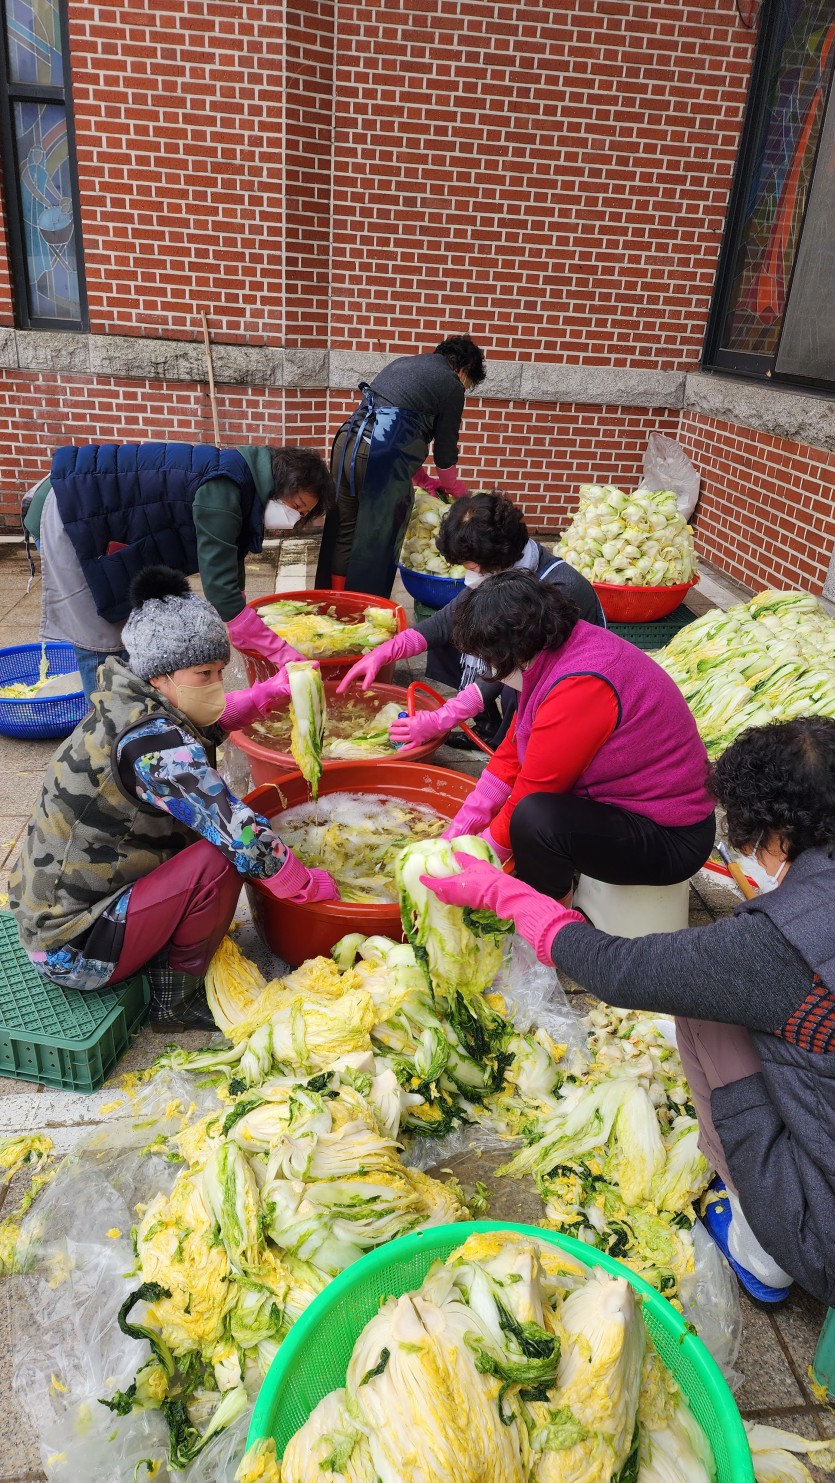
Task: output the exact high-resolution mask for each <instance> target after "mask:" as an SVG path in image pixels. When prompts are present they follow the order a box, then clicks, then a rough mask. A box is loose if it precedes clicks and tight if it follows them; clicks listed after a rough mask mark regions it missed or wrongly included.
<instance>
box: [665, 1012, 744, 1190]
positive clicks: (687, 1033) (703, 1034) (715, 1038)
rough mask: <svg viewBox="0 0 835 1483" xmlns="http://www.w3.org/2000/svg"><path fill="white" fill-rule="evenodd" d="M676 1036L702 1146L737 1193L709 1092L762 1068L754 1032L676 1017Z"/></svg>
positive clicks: (700, 1145) (738, 1026) (709, 1021)
mask: <svg viewBox="0 0 835 1483" xmlns="http://www.w3.org/2000/svg"><path fill="white" fill-rule="evenodd" d="M676 1039H677V1041H678V1052H679V1055H680V1056H681V1064H682V1066H683V1067H684V1074H685V1076H686V1077H687V1080H688V1082H689V1084H690V1091H691V1093H692V1096H693V1105H694V1107H695V1109H696V1115H697V1117H698V1119H699V1147H700V1149H701V1150H702V1153H703V1154H704V1155H705V1157H706V1158H708V1159H710V1162H711V1163H712V1165H713V1167H714V1169H716V1171H717V1173H719V1174H721V1176H722V1178H723V1179H724V1181H725V1184H726V1185H727V1187H728V1189H731V1190H733V1192H734V1194H736V1186H735V1184H734V1182H733V1180H732V1179H731V1176H730V1174H729V1173H728V1166H727V1163H726V1161H725V1152H724V1149H723V1148H722V1143H721V1140H720V1138H719V1134H718V1133H717V1131H716V1129H715V1127H714V1125H713V1118H712V1116H711V1112H710V1094H711V1092H712V1091H713V1090H714V1088H715V1087H724V1086H728V1084H729V1083H730V1082H732V1081H741V1080H742V1078H743V1077H745V1076H753V1075H754V1074H755V1072H757V1071H762V1062H761V1060H760V1058H759V1056H758V1055H757V1052H756V1049H755V1047H754V1042H753V1040H752V1039H751V1033H750V1031H749V1030H744V1029H743V1027H742V1026H741V1025H720V1024H719V1023H718V1022H717V1021H716V1020H688V1019H678V1018H676Z"/></svg>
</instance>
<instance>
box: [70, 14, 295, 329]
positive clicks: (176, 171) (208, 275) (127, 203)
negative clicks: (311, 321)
mask: <svg viewBox="0 0 835 1483" xmlns="http://www.w3.org/2000/svg"><path fill="white" fill-rule="evenodd" d="M69 17H70V47H71V55H72V76H73V93H74V101H75V126H76V137H77V145H78V172H79V184H80V191H81V220H82V228H83V237H84V256H85V264H86V270H87V294H88V299H89V307H90V328H91V330H92V331H93V332H95V333H102V334H105V333H107V334H123V335H142V334H150V335H171V336H172V337H174V338H178V339H187V338H190V337H192V336H194V335H196V334H197V333H198V328H197V327H198V325H199V319H198V316H197V314H196V311H197V310H199V309H201V308H205V309H206V310H207V312H208V314H209V317H210V322H211V325H212V328H213V330H214V332H215V333H216V334H217V335H218V337H219V338H221V339H226V340H248V339H251V340H253V341H254V342H256V343H263V342H264V341H268V342H273V343H276V342H280V326H281V308H282V304H281V272H280V257H281V250H280V224H281V211H282V180H283V177H282V95H283V62H284V47H283V38H282V27H281V10H280V7H279V6H277V5H273V4H266V3H255V0H235V3H234V4H230V3H228V0H150V3H148V4H137V3H136V0H128V3H127V4H125V3H124V0H121V3H112V0H111V3H99V0H96V3H93V0H70V3H69Z"/></svg>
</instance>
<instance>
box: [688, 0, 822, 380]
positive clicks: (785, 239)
mask: <svg viewBox="0 0 835 1483" xmlns="http://www.w3.org/2000/svg"><path fill="white" fill-rule="evenodd" d="M761 27H762V30H761V35H760V39H759V45H758V51H757V57H756V60H755V64H754V73H753V77H752V83H751V96H750V99H749V105H748V113H747V116H746V124H745V131H744V135H743V139H742V143H741V148H740V157H739V163H738V166H737V174H736V178H735V182H734V191H733V195H732V200H731V209H730V212H729V217H728V226H727V230H726V240H725V244H724V250H723V260H722V262H721V263H720V272H719V281H718V284H717V292H716V295H715V298H714V310H713V319H712V324H711V329H710V331H709V336H708V349H707V353H706V357H705V359H706V362H707V363H708V364H715V365H716V366H717V367H721V368H724V367H727V368H728V369H734V370H742V371H745V370H748V371H750V372H752V373H753V374H757V373H759V374H761V375H766V374H767V375H771V374H773V371H774V367H775V363H776V360H777V356H778V352H779V346H780V339H781V335H782V331H783V323H784V318H785V315H786V311H787V306H788V301H789V295H790V293H791V285H792V274H793V271H794V267H795V262H796V259H797V255H798V250H799V247H800V243H801V239H802V234H803V228H804V223H805V220H806V214H807V207H808V204H809V200H810V195H811V192H812V185H813V180H814V177H815V172H816V169H817V168H819V166H818V154H819V145H820V141H821V131H822V128H823V122H824V117H825V115H826V108H827V100H828V97H829V93H830V89H831V86H832V78H833V71H835V9H833V3H832V0H766V4H765V6H764V7H763V11H762V18H761ZM821 289H822V291H824V290H825V291H826V292H827V293H831V291H832V290H831V285H821Z"/></svg>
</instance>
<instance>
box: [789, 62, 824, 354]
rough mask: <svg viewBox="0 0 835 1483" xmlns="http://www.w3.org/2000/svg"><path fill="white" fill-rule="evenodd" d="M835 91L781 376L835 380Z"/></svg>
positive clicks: (808, 217)
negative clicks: (834, 289) (834, 290)
mask: <svg viewBox="0 0 835 1483" xmlns="http://www.w3.org/2000/svg"><path fill="white" fill-rule="evenodd" d="M833 284H835V85H833V87H832V88H831V89H830V93H829V103H828V105H827V110H826V121H825V123H824V126H823V132H822V134H821V142H820V149H819V150H818V159H817V164H816V165H815V178H814V180H813V181H812V188H811V191H810V193H809V204H808V206H807V207H806V219H805V221H804V223H803V236H802V237H801V239H800V247H799V249H798V253H797V262H796V263H795V267H794V277H793V278H792V286H791V294H790V296H789V303H788V308H787V309H786V316H785V319H784V320H783V336H782V339H781V340H780V349H779V351H778V353H777V365H776V368H775V369H776V370H777V372H778V374H779V375H781V376H804V377H814V378H815V379H816V380H818V381H832V380H835V294H834V293H833V292H832V286H833Z"/></svg>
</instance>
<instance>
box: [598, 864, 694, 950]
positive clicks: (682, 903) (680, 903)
mask: <svg viewBox="0 0 835 1483" xmlns="http://www.w3.org/2000/svg"><path fill="white" fill-rule="evenodd" d="M573 904H574V906H576V908H577V910H578V911H582V912H583V913H584V914H585V915H586V916H587V917H588V919H589V921H590V922H591V923H592V925H593V926H594V927H598V928H599V929H600V931H601V932H610V933H611V934H612V936H613V937H645V936H646V935H647V933H648V932H677V931H678V930H679V928H680V927H686V926H687V924H688V921H689V918H690V882H689V881H680V882H679V883H678V884H677V885H675V886H610V885H607V884H606V882H605V881H596V880H593V879H592V877H591V876H590V875H581V876H580V879H579V881H578V883H577V889H576V891H575V892H574V902H573Z"/></svg>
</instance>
